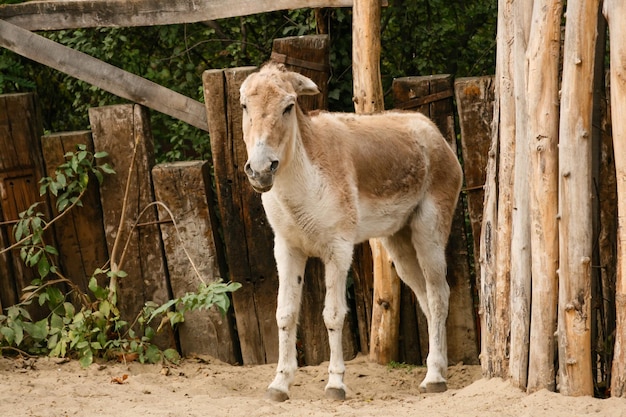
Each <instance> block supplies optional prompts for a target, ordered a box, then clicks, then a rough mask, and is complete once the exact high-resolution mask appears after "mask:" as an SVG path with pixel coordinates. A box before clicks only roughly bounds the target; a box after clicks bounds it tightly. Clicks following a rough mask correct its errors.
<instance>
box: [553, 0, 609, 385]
mask: <svg viewBox="0 0 626 417" xmlns="http://www.w3.org/2000/svg"><path fill="white" fill-rule="evenodd" d="M599 7H600V1H599V0H568V2H567V21H566V24H565V47H564V56H563V87H562V91H561V120H560V126H559V207H560V217H559V218H560V223H559V253H560V254H559V306H558V338H559V377H560V378H559V381H560V391H561V393H563V394H565V395H572V396H578V395H593V375H592V372H591V255H592V243H593V241H592V223H591V214H592V210H591V197H592V188H591V165H592V164H591V129H592V124H591V121H592V113H593V79H594V61H595V50H596V38H597V24H598V12H599Z"/></svg>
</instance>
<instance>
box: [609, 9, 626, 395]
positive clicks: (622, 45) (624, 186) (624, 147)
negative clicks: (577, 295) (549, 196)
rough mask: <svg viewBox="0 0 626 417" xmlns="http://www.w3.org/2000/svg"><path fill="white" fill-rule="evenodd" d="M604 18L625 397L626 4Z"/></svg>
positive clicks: (617, 379) (620, 383)
mask: <svg viewBox="0 0 626 417" xmlns="http://www.w3.org/2000/svg"><path fill="white" fill-rule="evenodd" d="M604 15H605V17H606V18H607V20H608V24H609V33H610V42H611V45H610V46H611V47H610V50H611V52H610V54H611V55H610V59H611V112H612V114H613V115H615V116H614V117H613V119H612V120H613V147H614V150H615V170H616V176H617V195H618V199H617V201H618V207H617V212H618V232H617V233H618V236H617V278H616V293H615V310H616V312H617V321H616V329H615V348H614V350H613V351H614V352H615V356H614V358H613V371H612V376H611V377H612V380H611V395H612V396H614V397H626V121H625V120H624V118H623V115H624V112H626V100H625V98H626V28H625V27H624V21H625V19H626V4H624V2H623V1H621V0H606V1H605V2H604Z"/></svg>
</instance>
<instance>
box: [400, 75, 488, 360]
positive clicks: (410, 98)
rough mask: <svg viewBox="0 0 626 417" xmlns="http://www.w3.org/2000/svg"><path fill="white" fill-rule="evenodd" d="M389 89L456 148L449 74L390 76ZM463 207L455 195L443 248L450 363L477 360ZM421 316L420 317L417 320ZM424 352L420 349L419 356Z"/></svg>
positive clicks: (423, 354) (402, 106)
mask: <svg viewBox="0 0 626 417" xmlns="http://www.w3.org/2000/svg"><path fill="white" fill-rule="evenodd" d="M392 89H393V94H394V105H395V106H396V107H399V108H403V109H407V110H408V109H413V108H415V107H413V106H415V105H417V109H418V111H420V112H421V113H423V114H425V115H426V116H428V117H430V118H431V119H432V120H433V121H434V122H435V124H437V127H439V129H440V131H441V132H442V134H443V135H444V137H445V138H446V139H447V140H448V143H450V146H451V147H452V148H453V149H455V150H456V133H455V130H454V116H453V114H454V113H453V110H454V109H453V105H452V97H453V94H454V92H453V81H452V77H451V76H450V75H435V76H424V77H404V78H398V79H396V80H394V82H393V85H392ZM463 207H464V204H463V200H462V199H459V204H458V205H457V208H456V211H455V214H454V219H453V223H452V230H451V234H450V239H449V241H448V246H447V249H446V261H447V265H448V275H447V279H448V284H449V285H450V306H453V308H452V307H451V308H450V311H449V313H448V321H447V326H446V328H447V336H448V359H449V361H450V362H451V363H455V362H459V361H463V362H464V363H477V362H478V340H477V336H476V320H475V319H474V302H473V297H472V283H471V281H470V275H471V274H470V270H469V257H468V246H467V236H466V231H465V219H464V211H463ZM407 289H408V288H407ZM422 320H423V319H421V318H420V319H419V320H418V323H419V322H420V321H422ZM420 327H424V326H420ZM423 330H425V329H420V334H424V333H425V332H423ZM422 343H423V342H422ZM425 354H426V352H422V356H425Z"/></svg>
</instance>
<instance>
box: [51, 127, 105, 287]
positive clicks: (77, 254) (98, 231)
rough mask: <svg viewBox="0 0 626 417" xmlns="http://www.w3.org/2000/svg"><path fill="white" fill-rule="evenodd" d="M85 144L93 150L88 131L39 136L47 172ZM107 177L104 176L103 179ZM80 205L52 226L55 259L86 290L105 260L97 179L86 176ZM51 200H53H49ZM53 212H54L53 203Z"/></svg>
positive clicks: (71, 278)
mask: <svg viewBox="0 0 626 417" xmlns="http://www.w3.org/2000/svg"><path fill="white" fill-rule="evenodd" d="M80 144H83V145H86V146H87V149H88V150H89V151H91V152H93V140H92V138H91V132H89V131H82V132H68V133H53V134H49V135H46V136H44V137H43V138H42V139H41V146H42V150H43V156H44V159H45V162H46V170H47V175H48V176H52V175H54V171H55V169H56V168H57V167H58V166H59V165H61V164H62V163H64V162H65V157H64V155H65V153H66V152H75V151H76V147H77V145H80ZM106 179H108V177H105V180H106ZM81 201H82V203H83V205H82V207H74V208H73V209H72V211H71V212H69V213H68V214H67V215H66V216H64V217H62V218H61V219H60V220H59V221H57V223H56V224H55V226H54V232H55V235H56V238H57V242H58V249H59V261H60V262H61V268H62V269H63V271H64V273H65V276H66V277H67V278H69V279H70V280H71V281H72V282H74V283H75V284H77V285H78V286H79V287H80V288H81V289H82V290H83V291H85V292H87V291H88V284H89V278H90V277H91V275H92V274H93V273H94V271H95V270H96V268H102V267H103V266H104V265H105V263H106V261H107V260H108V259H109V255H108V251H107V246H106V237H105V234H104V225H103V221H102V208H101V207H100V192H99V188H98V180H97V179H96V177H95V176H90V178H89V187H88V188H87V191H86V192H85V195H83V197H82V199H81ZM53 202H54V199H53ZM52 210H53V214H55V215H56V214H58V213H57V211H56V206H55V205H53V208H52Z"/></svg>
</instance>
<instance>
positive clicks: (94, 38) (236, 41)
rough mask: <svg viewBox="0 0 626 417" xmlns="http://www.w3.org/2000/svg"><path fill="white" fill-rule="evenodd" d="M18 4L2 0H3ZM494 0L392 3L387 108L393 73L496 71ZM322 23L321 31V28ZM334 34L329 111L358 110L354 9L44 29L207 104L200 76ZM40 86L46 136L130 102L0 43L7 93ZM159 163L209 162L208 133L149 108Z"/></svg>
mask: <svg viewBox="0 0 626 417" xmlns="http://www.w3.org/2000/svg"><path fill="white" fill-rule="evenodd" d="M16 2H19V1H11V0H9V1H6V0H0V4H6V3H16ZM496 3H497V1H496V0H389V6H388V7H385V8H383V11H382V20H381V35H382V54H381V72H382V77H383V80H382V81H383V88H384V90H385V92H386V100H387V102H388V103H387V107H390V105H391V103H390V101H389V100H390V94H388V92H389V88H390V86H391V82H392V80H393V78H396V77H402V76H409V75H430V74H443V73H446V74H452V75H454V76H455V77H466V76H478V75H486V74H493V73H494V71H495V35H496V17H497V4H496ZM318 26H319V27H318ZM320 30H323V31H327V33H329V35H330V37H331V45H332V47H331V57H330V60H331V67H332V77H331V80H330V82H329V89H330V91H329V107H330V110H335V111H353V105H352V68H351V66H352V12H351V10H350V9H325V10H322V11H318V13H317V19H316V13H315V11H314V10H312V9H300V10H292V11H282V12H274V13H266V14H260V15H252V16H246V17H241V18H232V19H222V20H216V21H211V22H204V23H197V24H186V25H169V26H155V27H138V28H99V29H79V30H62V31H55V32H40V34H42V35H44V36H46V37H47V38H50V39H52V40H54V41H56V42H59V43H61V44H63V45H66V46H69V47H71V48H74V49H76V50H79V51H82V52H85V53H87V54H89V55H92V56H94V57H97V58H99V59H102V60H104V61H106V62H108V63H110V64H113V65H115V66H118V67H120V68H123V69H125V70H127V71H129V72H132V73H134V74H137V75H140V76H142V77H145V78H147V79H149V80H152V81H154V82H156V83H158V84H161V85H164V86H166V87H168V88H171V89H172V90H175V91H178V92H180V93H182V94H185V95H187V96H189V97H192V98H194V99H197V100H200V101H203V94H202V72H203V71H204V70H206V69H212V68H227V67H238V66H246V65H260V64H262V63H263V62H264V61H266V60H267V59H268V58H269V56H270V53H271V49H272V41H273V40H274V39H275V38H280V37H285V36H295V35H307V34H315V33H319V32H320ZM28 91H35V92H37V94H38V96H39V98H40V101H41V104H42V112H43V119H44V128H45V130H46V131H49V132H60V131H71V130H81V129H87V128H88V127H89V121H88V113H87V111H88V109H89V108H90V107H96V106H102V105H108V104H116V103H121V102H124V100H123V99H121V98H118V97H116V96H113V95H111V94H109V93H107V92H104V91H102V90H100V89H98V88H96V87H93V86H91V85H89V84H87V83H84V82H82V81H79V80H77V79H75V78H72V77H70V76H67V75H65V74H63V73H60V72H58V71H56V70H53V69H50V68H48V67H45V66H43V65H40V64H37V63H34V62H32V61H30V60H28V59H25V58H22V57H21V56H19V55H16V54H13V53H11V52H9V51H7V50H5V49H2V48H0V94H5V93H13V92H28ZM152 128H153V134H154V137H155V145H156V150H157V158H158V160H159V161H172V160H181V159H197V158H202V159H206V158H208V157H209V152H210V146H209V140H208V139H209V138H208V134H207V133H206V132H203V131H200V130H198V129H196V128H194V127H192V126H189V125H187V124H186V123H184V122H181V121H178V120H176V119H172V118H170V117H168V116H165V115H163V114H160V113H157V112H152Z"/></svg>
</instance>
